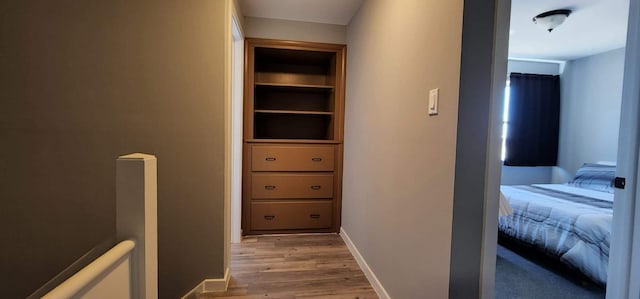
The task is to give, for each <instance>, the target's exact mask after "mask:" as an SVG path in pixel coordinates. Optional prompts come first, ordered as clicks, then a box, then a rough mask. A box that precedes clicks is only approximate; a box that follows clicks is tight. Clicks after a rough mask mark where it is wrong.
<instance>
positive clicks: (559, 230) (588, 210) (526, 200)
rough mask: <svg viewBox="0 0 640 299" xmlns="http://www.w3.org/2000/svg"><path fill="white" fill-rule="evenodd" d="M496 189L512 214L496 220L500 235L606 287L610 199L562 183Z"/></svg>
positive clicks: (609, 237)
mask: <svg viewBox="0 0 640 299" xmlns="http://www.w3.org/2000/svg"><path fill="white" fill-rule="evenodd" d="M500 190H501V192H502V193H503V194H504V196H505V198H506V200H507V201H508V203H509V205H510V206H511V208H512V209H513V213H511V214H509V215H506V216H503V217H500V219H499V221H498V224H499V230H500V232H502V233H504V234H506V235H508V236H510V237H513V238H516V239H518V240H520V241H523V242H525V243H528V244H530V245H532V246H534V247H536V248H538V249H539V250H541V251H544V252H545V253H547V254H550V255H553V256H556V257H558V258H559V259H560V261H561V262H562V263H565V264H566V265H568V266H570V267H571V268H574V269H576V270H578V271H580V272H582V273H583V274H584V275H586V276H587V277H589V278H591V279H592V280H593V281H595V282H597V283H600V284H602V285H604V284H606V281H607V266H608V260H609V245H610V244H611V221H612V218H613V194H611V193H607V192H600V191H594V190H588V189H583V188H578V187H574V186H569V185H561V184H539V185H526V186H501V187H500Z"/></svg>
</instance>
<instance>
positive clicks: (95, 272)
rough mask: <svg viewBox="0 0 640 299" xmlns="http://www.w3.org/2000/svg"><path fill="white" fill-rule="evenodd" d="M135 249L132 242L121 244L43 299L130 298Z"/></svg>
mask: <svg viewBox="0 0 640 299" xmlns="http://www.w3.org/2000/svg"><path fill="white" fill-rule="evenodd" d="M134 247H135V242H133V241H131V240H127V241H122V242H120V243H119V244H118V245H116V246H114V247H113V248H111V250H109V251H107V252H106V253H105V254H103V255H102V256H100V257H99V258H97V259H96V260H95V261H93V262H92V263H90V264H89V265H87V266H86V267H84V268H83V269H82V270H80V271H79V272H78V273H76V274H75V275H73V276H71V277H70V278H69V279H67V280H66V281H65V282H63V283H62V284H60V285H59V286H58V287H56V288H55V289H53V290H52V291H51V292H49V293H47V294H46V295H45V296H44V297H42V298H43V299H68V298H96V299H98V298H105V299H107V298H125V299H126V298H131V294H130V293H131V292H130V290H131V275H130V273H131V267H130V263H131V253H132V251H133V249H134Z"/></svg>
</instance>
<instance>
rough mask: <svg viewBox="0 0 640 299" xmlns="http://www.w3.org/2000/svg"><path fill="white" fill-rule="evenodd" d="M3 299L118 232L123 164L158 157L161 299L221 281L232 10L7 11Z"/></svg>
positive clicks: (2, 45)
mask: <svg viewBox="0 0 640 299" xmlns="http://www.w3.org/2000/svg"><path fill="white" fill-rule="evenodd" d="M0 13H1V14H2V16H1V17H0V65H1V66H2V67H1V68H0V99H1V101H2V102H1V103H2V108H1V109H0V138H1V139H2V146H0V198H2V208H0V235H1V236H2V237H1V238H2V246H1V247H0V248H1V249H0V281H2V283H1V284H0V294H2V297H3V298H23V297H25V296H26V295H28V294H30V293H31V292H33V291H34V290H36V289H37V288H38V287H39V286H40V285H42V284H43V283H45V282H46V281H47V280H49V279H50V278H52V277H53V276H54V275H55V274H56V273H58V272H59V271H61V270H63V269H64V268H65V267H66V266H67V265H69V264H70V263H71V262H72V261H74V260H75V259H77V258H78V257H80V256H81V255H82V254H84V253H85V252H87V251H88V250H89V249H91V248H92V247H93V246H95V245H96V244H97V243H99V242H100V241H101V240H104V239H106V238H108V237H110V236H112V235H114V230H115V222H114V221H115V218H114V217H115V216H114V210H115V207H114V205H115V159H116V157H117V156H119V155H122V154H125V153H131V152H146V153H151V154H155V155H156V156H157V157H158V214H159V215H158V226H159V227H158V229H159V234H158V239H159V272H160V273H159V285H160V297H161V298H177V297H179V296H181V295H183V294H185V293H186V292H187V291H189V290H190V289H191V288H192V287H194V286H195V285H196V284H197V283H199V282H200V281H202V279H204V278H219V277H222V275H223V271H224V269H223V260H224V255H223V252H224V238H223V236H224V234H223V228H224V224H223V212H224V206H223V205H224V201H223V166H224V131H223V129H224V128H223V125H224V123H223V116H224V115H223V113H224V105H223V99H224V95H223V87H224V85H223V81H224V80H223V79H224V76H225V74H224V62H225V56H224V55H225V54H224V47H223V45H224V43H225V31H224V28H225V26H224V22H225V15H224V13H225V1H206V0H185V1H168V0H163V1H158V0H139V1H124V0H96V1H79V0H64V1H44V0H42V1H37V0H31V1H25V0H19V1H18V0H16V1H3V2H2V4H0Z"/></svg>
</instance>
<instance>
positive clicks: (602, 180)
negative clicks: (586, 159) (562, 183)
mask: <svg viewBox="0 0 640 299" xmlns="http://www.w3.org/2000/svg"><path fill="white" fill-rule="evenodd" d="M615 178H616V167H615V166H613V165H602V164H596V163H584V164H583V165H582V167H580V168H579V169H578V171H576V176H575V177H574V178H573V180H572V181H571V182H569V185H572V186H575V187H580V188H584V189H590V190H596V191H603V192H609V193H613V181H614V180H615Z"/></svg>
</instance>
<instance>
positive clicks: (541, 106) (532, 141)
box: [504, 73, 560, 166]
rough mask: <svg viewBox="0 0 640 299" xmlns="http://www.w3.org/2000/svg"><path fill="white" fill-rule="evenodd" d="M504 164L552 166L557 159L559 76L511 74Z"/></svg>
mask: <svg viewBox="0 0 640 299" xmlns="http://www.w3.org/2000/svg"><path fill="white" fill-rule="evenodd" d="M509 91H510V97H509V123H508V129H507V140H506V157H505V161H504V164H505V165H510V166H554V165H556V163H557V160H558V135H559V126H560V77H559V76H552V75H536V74H521V73H511V75H510V90H509Z"/></svg>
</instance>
